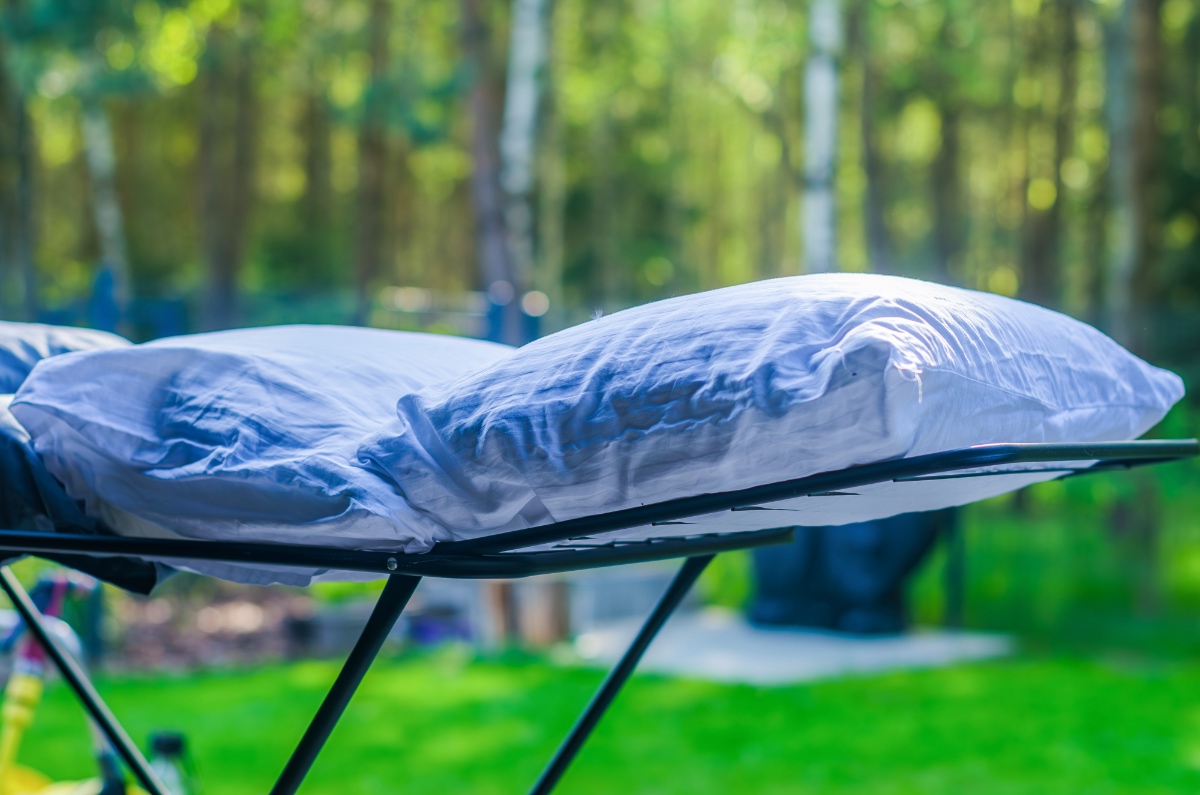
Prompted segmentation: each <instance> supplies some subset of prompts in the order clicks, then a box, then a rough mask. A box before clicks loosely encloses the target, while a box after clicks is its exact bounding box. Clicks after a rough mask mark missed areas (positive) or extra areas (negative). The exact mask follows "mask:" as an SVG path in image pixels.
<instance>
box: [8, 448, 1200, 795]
mask: <svg viewBox="0 0 1200 795" xmlns="http://www.w3.org/2000/svg"><path fill="white" fill-rule="evenodd" d="M1196 455H1200V444H1198V443H1197V441H1196V440H1194V439H1189V440H1179V441H1157V440H1155V441H1135V442H1112V443H1101V444H991V445H980V446H977V447H970V448H965V449H962V450H951V451H947V452H943V453H934V454H931V455H923V456H915V457H912V458H903V459H895V460H889V461H881V462H877V463H873V464H865V465H862V466H855V467H849V468H847V469H842V470H838V471H836V472H826V473H821V474H817V475H812V476H809V477H804V478H798V479H795V480H787V481H782V482H778V483H770V484H766V485H762V486H755V487H753V488H748V489H741V490H738V491H728V492H721V493H715V494H700V495H696V496H692V497H685V498H682V499H675V500H667V501H664V502H659V503H653V504H650V505H644V506H638V507H635V508H628V509H624V510H619V511H612V512H609V513H604V514H597V515H594V516H588V517H584V518H580V519H572V520H569V521H565V522H557V523H554V524H549V525H544V526H540V527H533V528H528V529H525V530H516V531H512V532H507V533H501V534H497V535H492V536H485V537H481V538H473V539H469V540H464V541H454V542H446V543H440V544H438V545H436V546H435V547H434V549H433V550H432V551H431V552H428V553H425V554H419V555H410V554H404V553H401V552H394V551H386V550H385V551H364V550H347V549H337V548H333V547H323V546H316V545H290V544H288V545H285V544H266V543H252V542H228V541H220V542H213V541H192V540H183V539H143V538H129V537H121V536H98V535H70V534H62V533H38V532H21V531H15V530H0V556H12V555H21V554H29V555H39V554H41V555H61V554H68V553H69V554H82V555H87V556H91V557H135V558H144V559H147V560H158V561H164V562H171V561H188V560H192V561H196V560H203V561H218V562H223V563H242V564H246V563H249V564H257V565H268V566H285V567H289V566H290V567H304V568H318V569H326V570H333V571H353V572H367V573H375V574H380V575H386V576H387V583H386V585H385V586H384V589H383V593H382V594H381V595H380V597H379V600H378V602H376V604H375V608H374V610H373V611H372V613H371V616H370V618H369V619H368V620H367V623H366V626H365V627H364V628H363V630H362V633H361V635H360V636H359V639H358V641H357V643H356V644H355V646H354V648H353V650H352V651H351V652H350V655H349V657H348V658H347V659H346V662H345V664H344V665H343V667H342V670H341V672H340V673H339V674H338V676H337V679H336V680H335V681H334V683H333V686H332V687H331V688H330V690H329V692H328V694H327V695H326V696H325V700H324V701H323V702H322V704H321V706H320V708H319V709H318V710H317V714H316V715H315V716H314V717H313V719H312V721H311V722H310V723H309V725H308V728H307V729H306V730H305V732H304V735H303V737H302V738H301V740H300V742H299V744H298V745H297V747H296V750H295V751H294V752H293V753H292V756H291V758H290V759H289V760H288V762H287V764H286V765H285V767H284V769H283V772H282V773H281V774H280V776H279V778H278V780H277V781H276V783H275V786H274V787H273V788H272V789H271V795H292V793H295V792H296V790H297V789H299V787H300V784H301V783H302V782H303V780H304V777H305V775H306V774H307V773H308V771H309V769H310V768H311V767H312V765H313V762H314V761H316V758H317V755H318V754H319V753H320V751H321V748H322V747H323V746H324V744H325V741H326V740H327V739H328V738H329V735H330V734H331V733H332V731H333V728H334V726H335V725H336V724H337V721H338V719H339V718H340V717H341V715H342V713H343V712H344V711H345V709H346V707H347V705H348V704H349V703H350V699H351V698H352V697H353V695H354V692H355V690H356V689H357V688H358V685H359V683H360V682H361V681H362V679H363V677H364V676H365V675H366V672H367V669H368V668H370V666H371V663H372V662H373V661H374V659H375V657H376V656H377V655H378V654H379V651H380V649H381V648H382V647H383V643H384V640H385V639H386V638H387V636H388V633H389V632H390V631H391V629H392V627H393V626H394V625H395V623H396V620H397V619H398V618H399V617H400V614H401V613H402V612H403V610H404V607H405V605H407V604H408V600H409V599H410V598H411V597H412V595H413V593H414V592H415V591H416V589H417V585H418V584H419V583H420V581H421V578H422V577H449V578H511V577H527V576H530V575H534V574H549V573H557V572H566V571H576V570H580V569H589V568H598V567H603V566H616V565H622V564H627V563H639V562H645V561H652V560H667V559H675V558H683V559H684V563H683V566H682V567H681V568H680V570H679V573H678V574H677V575H676V577H675V579H674V580H673V581H672V583H671V584H670V586H669V587H668V588H667V590H666V592H665V593H664V594H663V596H662V598H661V599H660V601H659V602H658V604H657V606H656V607H655V608H654V611H653V612H652V613H651V615H650V617H649V618H648V619H647V620H646V622H645V624H644V625H643V626H642V628H641V630H640V631H639V633H638V635H637V637H636V638H635V639H634V641H633V643H632V644H631V645H630V646H629V648H628V649H627V650H626V651H625V653H624V655H623V656H622V658H621V660H620V662H619V663H618V664H617V666H616V667H615V668H614V669H613V670H612V671H611V672H610V674H609V675H608V678H607V679H606V680H605V681H604V684H603V685H602V686H601V687H600V689H599V691H597V693H596V695H595V696H594V697H593V698H592V700H591V702H590V703H589V704H588V705H587V707H586V708H585V709H584V712H583V714H582V715H581V716H580V718H579V720H578V721H577V722H576V724H575V726H574V727H573V728H572V729H571V731H570V733H569V734H568V735H567V737H566V739H565V740H564V741H563V743H562V745H561V746H560V747H559V748H558V750H557V752H556V753H555V754H554V757H553V758H552V759H551V761H550V764H549V765H547V767H546V768H545V770H544V771H543V773H542V775H541V777H540V778H539V779H538V781H537V782H536V783H535V784H534V786H533V788H532V789H531V790H530V792H531V793H534V795H546V794H547V793H549V792H550V791H551V790H553V788H554V786H555V785H556V784H557V783H558V781H559V779H560V778H561V777H562V775H563V773H565V772H566V769H567V767H568V766H569V765H570V763H571V761H572V760H573V759H574V758H575V756H576V755H577V754H578V752H579V750H580V748H581V747H582V746H583V743H584V742H585V741H586V740H587V738H588V736H589V734H590V733H591V731H592V729H593V728H595V726H596V724H597V723H598V722H599V720H600V718H601V717H603V715H604V713H605V711H606V710H607V709H608V707H609V705H610V704H612V702H613V699H614V698H615V697H616V695H617V693H618V692H620V690H621V688H622V686H624V684H625V683H626V681H628V679H629V677H630V675H631V674H632V673H633V670H634V669H635V668H636V667H637V664H638V661H639V660H640V659H641V657H642V655H643V654H644V653H645V651H646V649H647V647H648V646H649V645H650V642H651V641H652V640H653V639H654V636H655V635H656V634H657V633H658V631H659V629H661V628H662V626H663V624H664V623H666V621H667V619H668V618H669V617H670V616H671V614H672V612H674V610H675V609H676V608H677V607H678V606H679V604H680V602H682V600H683V598H684V596H685V595H686V594H687V592H688V590H689V589H690V588H691V587H692V585H693V584H694V583H695V581H696V579H697V578H698V577H699V576H700V573H701V572H702V571H704V568H705V567H706V566H707V565H708V563H709V561H711V560H712V559H713V557H714V556H715V555H717V554H718V553H720V552H726V551H729V550H735V549H747V548H751V547H756V546H762V545H766V544H775V543H781V542H785V541H787V540H788V539H790V538H791V534H792V529H791V528H790V527H784V528H778V529H768V530H756V531H747V532H734V533H706V534H701V535H695V536H666V537H652V538H642V539H639V540H636V541H622V540H618V539H605V538H600V539H599V540H598V542H597V541H596V539H595V537H596V536H603V535H604V534H608V533H615V532H619V531H622V530H628V529H630V528H638V527H645V526H654V525H661V524H667V523H677V522H678V521H679V520H682V519H687V518H690V517H695V516H700V515H705V514H714V513H719V512H721V511H738V510H751V509H754V508H758V507H760V506H762V505H764V504H769V503H772V502H778V501H781V500H789V499H795V498H799V497H806V496H822V495H827V494H831V493H845V492H846V490H847V489H853V488H861V487H864V486H869V485H873V484H878V483H888V482H905V481H918V480H936V479H950V478H967V477H985V476H986V477H991V476H996V475H1017V474H1029V473H1031V472H1039V473H1049V474H1054V475H1056V476H1058V477H1066V476H1072V475H1077V474H1083V473H1088V472H1096V471H1101V470H1106V469H1126V468H1130V467H1134V466H1141V465H1146V464H1156V463H1163V462H1167V461H1175V460H1179V459H1184V458H1191V457H1194V456H1196ZM1039 464H1040V465H1043V466H1036V465H1039ZM1047 464H1050V465H1053V466H1050V467H1047V466H1045V465H1047ZM1022 465H1035V466H1024V467H1023V468H1022ZM997 467H1002V468H1003V469H1000V470H997V469H996V468H997ZM580 542H588V543H583V544H581V543H580ZM533 547H536V548H537V549H530V548H533ZM0 589H2V590H4V591H5V592H6V593H7V594H8V596H9V598H10V599H11V601H12V603H13V606H14V607H15V608H16V610H17V611H18V612H19V613H20V614H21V616H22V618H23V619H24V620H25V621H26V623H27V625H28V626H29V628H30V630H31V631H32V632H33V633H34V636H35V637H36V638H37V640H38V641H39V642H40V643H41V644H42V645H43V646H44V647H45V648H46V651H47V654H48V656H49V657H50V659H51V661H52V662H53V664H54V665H55V666H56V667H57V668H58V669H59V671H60V672H61V673H62V675H63V678H64V680H65V681H66V683H67V685H68V686H69V687H70V688H71V689H72V690H73V691H74V692H75V694H76V695H77V696H78V697H79V699H80V701H81V702H82V703H83V705H84V707H85V708H86V709H87V711H88V713H89V714H90V715H91V717H92V719H93V720H94V721H95V722H96V724H97V725H98V726H99V727H100V728H101V730H102V731H103V732H104V734H105V736H106V737H107V738H108V740H109V742H111V743H112V745H113V747H114V748H115V749H116V751H117V752H118V754H119V755H120V756H121V758H122V759H123V760H124V761H125V763H126V764H127V765H128V766H129V768H130V770H131V771H132V772H133V774H134V776H135V777H136V778H137V780H138V783H139V784H140V785H141V786H142V787H143V788H144V789H145V790H146V791H147V792H149V793H150V794H151V795H170V793H168V792H167V791H166V790H165V789H164V788H163V786H162V783H161V782H160V781H158V780H157V778H156V777H155V775H154V773H153V771H152V770H151V769H150V766H149V765H148V764H147V762H146V759H145V758H144V757H143V756H142V754H141V752H140V751H139V750H138V748H137V745H136V744H135V743H133V742H132V740H130V738H129V736H128V734H127V733H126V732H125V731H124V729H123V728H122V727H121V725H120V724H119V723H118V722H117V720H116V718H115V717H114V716H113V714H112V713H111V712H110V711H109V709H108V707H107V706H106V705H105V704H104V702H103V700H102V699H101V698H100V696H99V694H98V693H97V692H96V689H95V688H94V687H93V686H92V684H91V682H90V681H89V679H88V677H87V675H86V674H85V673H84V672H83V670H82V669H81V668H80V667H79V665H78V664H76V663H75V661H74V660H73V659H72V658H71V656H70V653H69V652H68V651H66V650H65V649H63V648H62V646H61V644H59V642H58V641H57V640H56V639H55V638H54V637H53V636H52V635H51V634H50V633H49V632H47V631H46V629H45V625H44V624H43V622H42V616H41V614H40V613H39V612H38V610H37V608H36V607H35V606H34V604H33V602H32V601H30V599H29V597H28V595H27V594H26V593H25V591H24V590H23V589H22V587H21V585H20V584H19V583H18V582H17V580H16V578H14V577H13V576H12V573H11V572H10V571H8V569H7V567H4V568H0Z"/></svg>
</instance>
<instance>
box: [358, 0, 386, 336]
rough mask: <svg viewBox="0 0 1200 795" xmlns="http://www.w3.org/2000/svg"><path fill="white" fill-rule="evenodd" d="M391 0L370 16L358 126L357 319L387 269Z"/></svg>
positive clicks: (378, 1)
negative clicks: (385, 266) (366, 78)
mask: <svg viewBox="0 0 1200 795" xmlns="http://www.w3.org/2000/svg"><path fill="white" fill-rule="evenodd" d="M391 11H392V10H391V5H390V2H389V0H371V2H370V12H369V14H368V17H367V29H366V32H367V58H368V59H369V62H370V66H369V77H368V81H367V89H366V95H365V97H364V100H363V112H362V121H361V122H360V123H359V131H358V209H357V228H356V239H355V251H354V262H355V269H354V294H355V310H354V322H355V324H359V325H361V324H365V323H366V322H367V320H368V318H369V316H370V305H371V292H370V290H371V286H372V285H373V284H374V282H375V280H376V279H377V278H378V275H379V274H380V272H381V271H382V269H383V262H384V258H385V257H386V256H387V252H386V251H385V242H386V230H385V229H384V223H385V219H386V215H387V202H388V193H387V187H388V183H387V177H388V139H387V108H388V105H389V104H390V102H391V101H392V97H391V92H390V90H389V80H388V71H389V59H390V55H391V53H390V52H389V47H388V39H389V33H390V26H391V16H392V13H391Z"/></svg>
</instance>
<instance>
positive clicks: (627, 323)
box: [359, 274, 1183, 539]
mask: <svg viewBox="0 0 1200 795" xmlns="http://www.w3.org/2000/svg"><path fill="white" fill-rule="evenodd" d="M1182 395H1183V385H1182V382H1181V381H1180V379H1179V378H1178V377H1177V376H1175V375H1174V374H1172V373H1169V372H1166V371H1164V370H1160V369H1157V368H1155V367H1151V366H1150V365H1148V364H1146V363H1145V362H1143V361H1142V360H1140V359H1138V358H1137V357H1135V356H1133V355H1132V354H1130V353H1129V352H1128V351H1126V350H1124V349H1123V348H1121V347H1120V346H1119V345H1117V344H1116V343H1115V342H1113V341H1112V340H1111V339H1109V338H1108V337H1106V336H1104V335H1103V334H1101V333H1100V332H1099V331H1097V330H1096V329H1094V328H1092V327H1090V326H1087V325H1085V324H1083V323H1080V322H1078V321H1076V320H1073V319H1071V318H1069V317H1066V316H1065V315H1061V314H1058V313H1056V312H1052V311H1049V310H1047V309H1043V308H1041V307H1037V306H1033V305H1031V304H1027V303H1023V302H1020V301H1014V300H1011V299H1008V298H1002V297H1000V296H996V295H990V294H986V293H979V292H973V291H969V290H960V289H955V288H951V287H944V286H940V285H937V284H931V283H927V282H921V281H915V280H911V279H902V278H897V277H890V276H875V275H866V274H823V275H813V276H797V277H791V278H783V279H775V280H772V281H764V282H758V283H753V284H746V285H741V286H738V287H730V288H727V289H723V290H715V291H713V292H708V293H702V294H699V295H688V296H682V297H679V298H672V299H669V300H665V301H660V302H658V303H654V304H649V305H646V306H640V307H637V308H634V309H629V310H626V311H624V312H619V313H616V314H614V315H611V316H607V317H601V318H599V319H597V320H593V321H591V322H588V323H585V324H583V325H580V326H576V327H574V328H570V329H567V330H565V331H562V332H559V333H557V334H552V335H550V336H548V337H545V338H543V339H541V340H538V341H537V342H534V343H531V344H530V345H527V346H525V347H524V348H521V349H520V350H519V351H518V352H517V353H516V354H514V355H513V356H510V357H507V358H505V359H503V360H501V361H499V362H497V363H496V364H495V365H493V366H491V367H489V368H488V369H486V370H482V371H479V372H476V373H472V374H470V375H467V376H465V377H462V378H460V379H458V380H456V381H452V382H449V383H445V384H440V385H437V386H434V387H430V388H428V389H426V390H424V391H423V392H420V393H417V394H410V395H405V396H403V397H401V398H400V401H399V405H398V410H399V416H398V418H397V419H396V420H395V421H393V422H392V423H391V424H390V425H389V426H388V427H387V428H385V429H383V430H382V431H381V432H379V433H376V434H374V435H373V436H372V437H371V438H369V439H368V440H366V442H365V443H364V444H363V446H362V448H361V449H360V451H359V457H360V458H361V459H362V461H363V463H364V465H365V466H369V467H370V468H372V469H373V470H374V471H376V472H378V473H380V474H381V475H384V476H387V477H390V478H391V480H392V481H393V483H394V484H395V487H396V489H397V490H398V491H399V492H401V493H403V494H404V496H405V497H406V498H407V499H408V501H409V503H410V504H411V505H413V506H414V507H415V508H417V509H419V510H421V511H424V512H425V513H426V514H427V515H428V516H430V517H432V518H434V519H436V520H437V522H438V523H439V524H440V525H441V527H442V528H443V533H444V535H443V537H445V538H455V539H458V538H469V537H475V536H482V535H488V534H491V533H494V532H497V531H498V530H507V529H513V528H515V527H520V526H529V525H537V524H542V523H545V522H549V521H553V520H558V521H562V520H567V519H573V518H576V517H581V516H588V515H592V514H596V513H601V512H606V511H614V510H617V509H621V508H629V507H633V506H637V505H642V504H645V503H654V502H660V501H663V500H669V499H673V498H678V497H686V496H690V495H696V494H702V493H711V492H718V491H729V490H734V489H742V488H748V487H751V486H756V485H760V484H765V483H772V482H777V481H782V480H787V479H791V478H799V477H804V476H807V475H811V474H815V473H819V472H826V471H833V470H839V469H842V468H844V467H848V466H852V465H856V464H866V463H870V462H874V461H880V460H884V459H893V458H900V457H907V456H916V455H921V454H924V453H934V452H940V451H944V450H953V449H957V448H963V447H968V446H970V445H975V444H982V443H990V442H1097V441H1115V440H1128V439H1133V438H1135V437H1137V436H1139V435H1141V434H1142V433H1144V432H1145V431H1147V430H1148V429H1150V428H1151V427H1152V426H1153V425H1154V424H1155V423H1157V422H1158V421H1159V420H1160V419H1161V418H1162V417H1163V415H1164V414H1165V413H1166V411H1167V410H1168V409H1169V408H1170V407H1171V405H1172V404H1174V403H1175V402H1176V401H1177V400H1179V398H1180V397H1181V396H1182ZM1031 479H1034V480H1036V479H1037V477H1033V478H1030V477H1023V478H1018V477H1015V476H1005V477H1000V478H982V479H980V481H981V482H980V483H969V482H964V481H961V480H960V481H937V482H935V483H931V484H911V485H912V486H913V488H911V489H909V490H908V491H906V492H905V494H906V495H908V496H907V497H905V498H904V499H898V498H897V497H896V496H895V495H894V494H892V493H891V492H888V491H887V489H885V488H880V489H875V490H874V491H872V492H871V493H872V494H875V495H876V496H875V497H874V498H871V499H868V498H865V497H864V498H863V499H858V498H851V497H846V498H844V500H843V499H842V498H838V499H833V500H828V499H827V500H824V501H820V500H814V499H809V500H808V501H807V502H806V503H803V505H802V506H801V507H804V506H813V507H812V508H811V511H810V512H811V513H812V514H813V516H816V517H817V518H816V519H815V520H813V519H809V520H807V521H806V520H805V518H804V516H802V515H800V513H804V511H800V512H799V513H788V514H783V513H780V514H774V515H769V516H768V518H763V516H762V515H757V514H759V513H760V512H754V511H751V512H743V513H740V514H739V513H734V514H730V513H729V512H726V513H725V514H724V518H720V517H717V519H718V520H717V521H706V522H699V523H698V524H700V525H702V526H703V529H705V530H715V529H725V530H732V529H755V528H757V527H770V526H779V525H785V526H786V525H791V524H838V523H841V522H850V521H864V520H866V519H872V518H880V517H881V516H887V515H891V514H896V513H902V512H904V511H908V510H925V509H933V508H941V507H947V506H949V505H956V504H962V503H965V502H968V501H970V500H973V499H978V498H980V497H982V496H990V495H991V494H995V493H1000V492H1003V491H1007V490H1009V489H1011V488H1015V487H1018V486H1021V485H1025V484H1026V483H1028V482H1030V480H1031ZM895 485H898V484H895ZM906 485H907V484H906ZM863 491H864V494H865V493H866V492H867V491H868V490H863ZM855 503H857V505H856V504H855ZM797 504H799V502H797ZM785 507H787V508H788V510H792V509H794V508H795V506H785ZM805 510H808V509H807V508H806V509H805ZM710 518H711V517H710ZM743 524H744V525H745V527H744V528H743V527H741V525H743ZM699 529H701V528H700V527H693V526H691V525H681V526H679V527H677V528H673V527H669V526H663V527H657V528H653V529H652V531H653V532H655V533H657V534H659V535H663V534H668V533H682V534H690V533H694V532H697V530H699ZM647 532H651V529H649V528H647V529H643V530H642V531H641V532H637V533H627V535H645V534H646V533H647Z"/></svg>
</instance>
